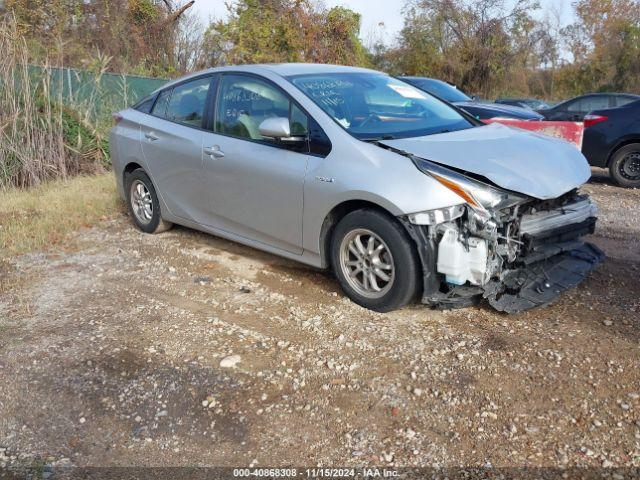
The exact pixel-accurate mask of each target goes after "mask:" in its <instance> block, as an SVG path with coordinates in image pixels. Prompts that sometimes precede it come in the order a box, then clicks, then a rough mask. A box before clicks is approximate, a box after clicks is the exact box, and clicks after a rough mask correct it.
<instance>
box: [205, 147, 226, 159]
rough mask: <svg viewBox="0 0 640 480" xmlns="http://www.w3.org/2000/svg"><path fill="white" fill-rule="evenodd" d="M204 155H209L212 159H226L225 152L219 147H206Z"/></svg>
mask: <svg viewBox="0 0 640 480" xmlns="http://www.w3.org/2000/svg"><path fill="white" fill-rule="evenodd" d="M203 150H204V153H205V154H206V155H209V156H210V157H216V158H222V157H224V152H223V151H222V150H220V146H219V145H214V146H213V147H204V149H203Z"/></svg>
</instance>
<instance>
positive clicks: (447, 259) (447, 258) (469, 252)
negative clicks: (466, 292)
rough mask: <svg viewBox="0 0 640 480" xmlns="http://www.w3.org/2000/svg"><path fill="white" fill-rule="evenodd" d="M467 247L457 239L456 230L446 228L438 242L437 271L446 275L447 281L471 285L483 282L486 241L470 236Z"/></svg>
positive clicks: (485, 264)
mask: <svg viewBox="0 0 640 480" xmlns="http://www.w3.org/2000/svg"><path fill="white" fill-rule="evenodd" d="M468 244H469V249H467V248H466V247H465V245H464V244H463V243H462V242H460V240H458V232H457V231H456V230H454V229H447V230H446V231H445V232H444V235H443V236H442V240H440V243H439V244H438V272H440V273H442V274H444V275H445V277H446V281H447V283H451V284H453V285H464V284H465V283H466V282H470V283H471V284H472V285H482V284H483V283H485V281H486V279H485V276H486V273H487V241H486V240H484V239H482V238H476V237H471V238H469V240H468Z"/></svg>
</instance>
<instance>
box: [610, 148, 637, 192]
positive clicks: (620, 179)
mask: <svg viewBox="0 0 640 480" xmlns="http://www.w3.org/2000/svg"><path fill="white" fill-rule="evenodd" d="M609 172H610V173H611V177H612V178H613V180H614V181H615V182H616V183H617V184H618V185H620V186H621V187H628V188H634V187H635V188H639V187H640V143H632V144H629V145H625V146H624V147H622V148H621V149H620V150H618V151H617V152H616V153H615V154H614V155H613V158H612V159H611V163H610V165H609Z"/></svg>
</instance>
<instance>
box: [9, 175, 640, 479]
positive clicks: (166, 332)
mask: <svg viewBox="0 0 640 480" xmlns="http://www.w3.org/2000/svg"><path fill="white" fill-rule="evenodd" d="M584 190H586V191H587V192H589V193H590V194H592V195H593V197H594V198H595V200H596V202H597V203H598V205H599V208H600V211H601V215H600V223H599V228H598V232H597V234H596V235H595V236H593V238H592V241H594V242H595V243H596V244H598V245H599V246H600V247H601V248H603V249H604V250H605V252H606V253H607V256H608V258H607V260H606V261H605V263H604V264H603V265H602V266H601V267H600V268H599V269H598V270H596V271H595V272H593V273H592V274H591V275H590V277H589V278H588V280H587V281H586V282H584V283H583V284H582V285H581V286H579V287H578V288H577V289H576V290H573V291H570V292H569V293H568V294H566V295H564V296H563V297H562V298H561V299H560V300H558V301H557V302H556V303H554V304H553V305H551V306H549V307H546V308H543V309H539V310H535V311H531V312H526V313H523V314H519V315H515V316H506V315H503V314H498V313H496V312H494V311H492V310H491V309H489V308H485V307H475V308H468V309H462V310H454V311H447V312H440V311H432V310H429V309H427V308H425V307H423V306H420V305H415V306H411V307H408V308H405V309H403V310H401V311H398V312H393V313H390V314H377V313H373V312H370V311H367V310H364V309H362V308H360V307H358V306H357V305H355V304H352V303H351V302H350V301H349V300H347V299H346V298H345V297H344V296H343V295H342V294H341V293H340V291H339V288H338V285H337V282H335V281H334V280H333V279H332V278H331V276H330V275H329V274H327V273H324V272H318V271H315V270H313V269H309V268H306V267H304V266H300V265H298V264H295V263H293V262H290V261H287V260H283V259H280V258H277V257H274V256H271V255H268V254H265V253H262V252H259V251H256V250H253V249H250V248H247V247H243V246H240V245H237V244H234V243H231V242H227V241H224V240H221V239H218V238H215V237H212V236H208V235H204V234H200V233H198V232H195V231H192V230H188V229H185V228H175V229H174V230H172V231H170V232H168V233H166V234H162V235H159V236H149V235H144V234H142V233H139V232H138V231H137V230H135V229H134V228H133V227H132V225H131V223H130V222H129V220H128V218H126V217H124V216H122V217H120V218H117V219H114V220H109V221H104V222H103V223H102V224H100V225H99V226H97V227H95V228H92V229H87V230H84V231H82V232H79V233H78V234H77V235H76V237H75V239H74V242H73V244H74V247H73V248H68V249H64V248H62V249H59V250H57V251H55V252H48V253H35V254H29V255H25V256H21V257H18V258H15V259H13V260H11V261H9V262H7V263H5V264H3V265H0V466H3V465H4V466H5V467H7V466H11V465H14V466H15V465H20V464H25V463H28V462H36V463H38V464H40V465H44V466H46V467H47V468H48V467H49V466H61V465H63V466H64V465H74V466H129V465H136V466H149V465H154V466H245V467H246V466H250V465H251V466H287V465H291V466H362V465H380V466H382V465H389V466H430V467H456V466H474V467H482V466H493V467H550V466H551V467H560V468H565V467H625V466H626V467H629V466H632V467H638V466H640V373H639V372H638V366H639V365H640V313H639V312H640V281H639V279H638V276H639V273H640V243H639V235H638V234H639V232H640V208H638V206H639V205H640V191H639V190H624V189H620V188H617V187H614V186H612V185H611V184H610V183H609V181H608V179H607V178H606V177H605V176H603V175H602V174H600V173H596V174H595V176H594V179H593V180H592V182H591V183H590V184H589V185H587V186H586V187H585V188H584Z"/></svg>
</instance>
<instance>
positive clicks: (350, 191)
mask: <svg viewBox="0 0 640 480" xmlns="http://www.w3.org/2000/svg"><path fill="white" fill-rule="evenodd" d="M114 118H115V121H116V126H115V127H114V129H113V131H112V132H111V135H110V149H111V156H112V161H113V167H114V170H115V177H116V182H117V185H118V189H119V192H120V194H121V196H122V197H123V198H124V199H125V200H126V202H127V203H128V206H129V208H130V211H131V216H132V218H133V221H134V222H135V224H136V225H137V226H138V228H140V229H141V230H143V231H144V232H147V233H158V232H161V231H163V230H166V229H167V228H169V227H170V226H171V225H172V224H174V223H177V224H180V225H185V226H187V227H191V228H195V229H198V230H202V231H205V232H209V233H212V234H214V235H218V236H221V237H225V238H228V239H232V240H235V241H238V242H241V243H244V244H246V245H250V246H252V247H255V248H259V249H263V250H266V251H268V252H271V253H274V254H277V255H281V256H283V257H287V258H290V259H294V260H297V261H299V262H302V263H306V264H308V265H312V266H314V267H318V268H331V269H332V270H333V272H334V273H335V276H336V277H337V279H338V281H339V282H340V285H341V286H342V288H343V290H344V292H345V293H346V295H348V296H349V298H351V299H352V300H353V301H354V302H356V303H358V304H360V305H362V306H364V307H366V308H370V309H372V310H376V311H389V310H393V309H396V308H399V307H402V306H403V305H405V304H407V303H408V302H411V301H414V300H415V299H417V298H420V299H421V301H422V303H424V304H427V305H430V306H432V307H438V308H455V307H462V306H467V305H471V304H474V303H477V302H479V301H481V300H483V299H484V301H486V302H488V303H489V304H490V305H491V306H493V307H494V308H496V309H497V310H500V311H504V312H509V313H513V312H519V311H523V310H527V309H530V308H533V307H536V306H540V305H544V304H547V303H549V302H550V301H552V300H553V299H555V298H556V297H557V296H558V295H559V294H560V293H561V292H563V291H564V290H566V289H568V288H571V287H574V286H575V285H577V284H578V283H579V282H580V281H582V280H583V279H584V278H585V276H586V275H587V274H588V272H589V271H591V270H592V269H593V268H594V267H595V266H596V265H597V264H598V263H600V262H601V261H602V259H603V257H604V255H603V254H602V252H601V251H600V250H599V249H598V248H597V247H595V246H594V245H591V244H589V243H586V242H584V241H583V237H584V236H585V235H587V234H590V233H593V231H594V228H595V223H596V208H595V206H594V204H593V203H592V201H591V200H590V199H589V197H588V196H587V195H585V194H582V193H580V192H579V190H578V189H579V187H580V185H582V184H583V183H584V182H586V181H587V179H588V178H589V176H590V170H589V166H588V165H587V162H586V160H585V158H584V157H583V156H582V154H581V153H580V152H579V151H578V150H577V149H576V148H575V147H574V146H572V145H570V144H569V143H567V142H564V141H562V140H558V139H554V138H551V137H547V136H544V135H538V134H534V133H529V132H526V131H523V130H518V129H514V128H509V127H506V126H501V125H498V124H493V125H484V124H482V123H480V122H478V121H477V120H475V119H474V118H473V117H471V116H469V115H467V114H466V113H464V112H463V111H461V110H459V109H458V108H456V107H454V106H452V105H450V104H448V103H445V102H443V101H441V100H439V99H437V98H435V97H433V96H430V95H429V94H427V93H425V92H422V91H420V90H418V89H416V88H414V87H412V86H411V85H409V84H407V83H404V82H402V81H400V80H397V79H394V78H392V77H390V76H388V75H386V74H384V73H380V72H376V71H373V70H367V69H362V68H352V67H342V66H335V65H313V64H279V65H251V66H240V67H223V68H215V69H211V70H207V71H204V72H199V73H196V74H193V75H190V76H187V77H183V78H180V79H179V80H176V81H174V82H172V83H169V84H167V85H166V86H164V87H163V88H161V89H160V90H158V91H156V92H154V93H153V94H152V95H150V96H149V97H147V98H145V99H143V100H142V101H140V102H139V103H138V104H137V105H135V106H133V107H132V108H129V109H126V110H123V111H121V112H119V113H117V114H115V115H114Z"/></svg>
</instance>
